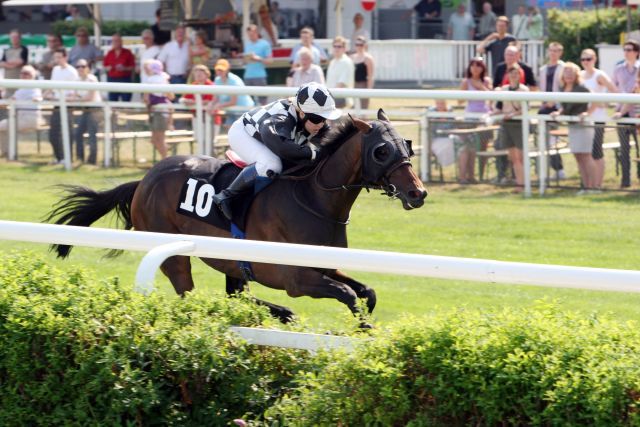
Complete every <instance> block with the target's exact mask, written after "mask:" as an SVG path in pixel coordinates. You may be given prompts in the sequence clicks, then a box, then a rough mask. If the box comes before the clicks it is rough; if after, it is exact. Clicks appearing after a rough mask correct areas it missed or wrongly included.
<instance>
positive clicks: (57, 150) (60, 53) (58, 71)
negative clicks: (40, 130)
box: [45, 47, 88, 163]
mask: <svg viewBox="0 0 640 427" xmlns="http://www.w3.org/2000/svg"><path fill="white" fill-rule="evenodd" d="M53 60H54V62H55V63H56V65H55V67H53V71H52V72H51V80H52V81H72V82H73V81H77V80H78V71H76V69H75V68H73V67H72V66H71V64H69V60H68V58H67V51H66V49H65V48H63V47H61V48H59V49H58V50H56V51H55V52H54V53H53ZM87 63H88V61H87ZM61 92H62V96H64V97H69V98H70V97H71V96H72V92H73V91H68V90H64V91H59V90H48V91H46V92H45V98H46V99H49V100H57V99H59V98H58V97H59V96H60V93H61ZM68 120H69V122H68V123H69V130H71V129H72V127H71V114H69V116H68ZM49 142H50V143H51V147H52V148H53V155H54V156H55V161H54V162H55V163H62V162H63V161H64V152H63V149H62V123H61V120H60V108H59V107H54V109H53V112H52V113H51V118H50V121H49Z"/></svg>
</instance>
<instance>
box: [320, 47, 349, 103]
mask: <svg viewBox="0 0 640 427" xmlns="http://www.w3.org/2000/svg"><path fill="white" fill-rule="evenodd" d="M346 52H347V39H346V38H344V37H342V36H337V37H336V38H334V39H333V58H331V61H329V67H328V68H327V87H330V88H335V87H337V88H350V89H352V88H353V86H354V83H355V81H354V73H355V66H354V65H353V61H352V60H351V58H349V55H347V54H346ZM351 105H353V101H352V99H351V98H340V99H336V106H337V107H338V108H344V107H346V106H349V107H351Z"/></svg>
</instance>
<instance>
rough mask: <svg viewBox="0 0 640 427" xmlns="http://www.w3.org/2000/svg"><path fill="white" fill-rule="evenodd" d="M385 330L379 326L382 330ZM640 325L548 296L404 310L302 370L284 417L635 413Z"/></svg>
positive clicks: (526, 420) (498, 419) (280, 409)
mask: <svg viewBox="0 0 640 427" xmlns="http://www.w3.org/2000/svg"><path fill="white" fill-rule="evenodd" d="M383 335H384V336H383ZM639 350H640V333H638V330H637V326H636V325H635V324H632V323H627V324H621V323H616V322H613V321H610V320H607V319H600V318H597V317H595V316H594V317H593V318H591V319H584V318H580V317H577V316H575V315H572V314H564V313H561V312H559V311H558V310H557V308H556V307H555V306H554V305H547V306H542V307H539V308H537V309H529V310H517V311H516V310H511V309H505V310H504V311H502V312H493V313H477V312H465V311H457V312H453V313H450V314H447V315H440V316H437V317H435V318H433V319H428V320H416V319H414V318H411V319H406V320H405V321H403V322H401V323H400V324H399V325H398V326H397V327H394V328H392V329H391V330H390V331H386V332H385V333H384V334H380V336H379V337H377V338H376V339H374V340H371V341H369V342H367V343H366V344H365V345H363V346H362V347H361V348H359V349H358V350H357V351H356V352H354V353H353V354H350V355H348V356H345V357H341V358H336V357H331V358H330V360H328V361H327V362H328V363H327V366H325V367H324V369H322V370H318V371H316V372H313V373H306V374H305V375H304V376H303V377H302V378H301V380H300V386H299V388H297V389H296V391H295V393H293V394H289V395H287V396H285V397H284V398H283V399H282V400H281V401H280V402H279V403H278V405H276V406H275V407H273V408H271V409H270V410H269V411H268V416H269V417H270V419H272V420H281V421H283V424H287V425H289V424H291V425H300V426H305V425H343V426H356V425H411V426H432V425H504V424H507V425H598V426H606V425H611V426H613V425H638V424H640V417H638V413H637V411H638V405H639V404H640V353H639Z"/></svg>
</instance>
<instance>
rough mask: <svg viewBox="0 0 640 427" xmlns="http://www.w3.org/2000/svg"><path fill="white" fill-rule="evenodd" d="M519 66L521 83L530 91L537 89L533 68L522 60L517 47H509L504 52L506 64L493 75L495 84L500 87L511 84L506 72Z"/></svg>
mask: <svg viewBox="0 0 640 427" xmlns="http://www.w3.org/2000/svg"><path fill="white" fill-rule="evenodd" d="M513 64H518V65H519V69H520V83H521V84H523V85H526V86H527V87H528V88H529V90H535V89H536V88H537V84H536V78H535V76H534V74H533V70H532V69H531V67H530V66H529V65H527V64H525V63H524V62H522V61H521V60H520V48H519V47H518V46H516V45H511V46H507V48H506V49H505V50H504V62H501V63H500V64H498V66H497V67H496V70H495V72H494V73H493V84H494V85H495V87H500V86H503V85H506V84H509V79H508V77H507V73H506V71H507V70H508V69H509V68H510V67H511V66H512V65H513Z"/></svg>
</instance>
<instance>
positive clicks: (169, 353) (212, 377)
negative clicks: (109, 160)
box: [0, 255, 307, 426]
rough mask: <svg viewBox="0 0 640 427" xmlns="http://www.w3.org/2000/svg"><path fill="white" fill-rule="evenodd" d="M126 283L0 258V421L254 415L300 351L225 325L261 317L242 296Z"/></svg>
mask: <svg viewBox="0 0 640 427" xmlns="http://www.w3.org/2000/svg"><path fill="white" fill-rule="evenodd" d="M131 288H132V287H130V286H126V287H123V286H120V285H119V284H118V282H117V280H116V279H105V280H96V279H94V278H92V277H91V276H90V275H89V274H87V273H86V272H85V271H83V270H81V269H78V268H73V269H70V271H69V272H68V273H64V272H61V271H59V270H57V269H56V268H52V267H50V266H48V265H46V264H45V263H44V262H43V261H42V260H41V259H38V258H34V257H31V256H28V255H7V256H4V257H0V390H2V392H1V393H0V425H3V426H12V425H16V426H17V425H20V426H23V425H47V426H48V425H69V424H74V425H76V424H77V425H87V424H90V425H127V424H136V425H141V424H143V425H157V424H162V425H220V424H226V423H228V422H229V421H230V420H231V419H233V418H236V417H241V416H243V415H245V416H249V417H253V418H259V417H260V416H261V415H262V413H263V411H264V410H265V408H267V407H268V406H270V405H271V404H272V403H273V401H274V400H275V399H276V398H277V397H278V396H279V394H280V393H282V392H286V391H287V390H288V388H289V387H290V383H291V380H292V378H293V376H294V374H295V373H296V372H297V371H298V370H299V369H301V368H302V366H303V365H304V364H305V363H306V361H305V358H306V357H307V353H305V352H298V351H292V350H279V349H272V348H269V349H265V348H263V347H258V346H248V345H245V344H243V343H242V342H241V340H239V339H238V338H237V337H235V336H233V335H231V334H230V333H229V332H228V331H227V328H228V326H229V325H231V324H234V325H244V326H255V325H260V324H262V323H263V322H265V321H267V319H268V314H267V312H266V311H265V310H264V309H263V308H260V307H257V306H255V305H254V304H252V303H250V302H248V301H245V300H243V299H241V298H233V299H229V298H225V297H222V296H220V297H216V298H211V297H204V296H202V295H200V294H198V293H197V292H194V293H191V294H189V295H188V296H187V297H186V298H182V299H181V298H178V297H176V296H173V295H171V296H163V295H161V294H160V293H155V294H154V295H152V296H151V297H148V298H146V297H143V296H141V295H138V294H136V293H134V292H133V291H130V290H129V289H131ZM268 322H271V320H268ZM246 414H248V415H246Z"/></svg>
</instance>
